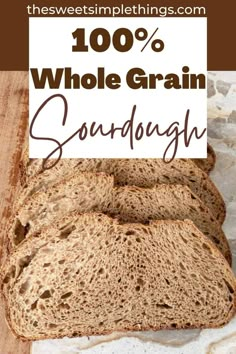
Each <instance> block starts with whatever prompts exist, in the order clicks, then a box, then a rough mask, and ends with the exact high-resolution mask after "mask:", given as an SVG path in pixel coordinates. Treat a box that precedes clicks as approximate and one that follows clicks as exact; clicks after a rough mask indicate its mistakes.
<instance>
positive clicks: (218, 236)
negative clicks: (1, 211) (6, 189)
mask: <svg viewBox="0 0 236 354" xmlns="http://www.w3.org/2000/svg"><path fill="white" fill-rule="evenodd" d="M113 184H114V179H113V177H112V176H109V175H105V174H103V173H100V174H99V173H97V174H94V173H80V174H77V175H76V176H73V177H70V178H67V179H64V180H63V181H61V182H59V183H56V184H54V185H51V186H49V187H48V188H47V190H44V191H39V192H36V193H34V194H33V195H32V196H31V197H29V198H28V199H27V200H26V201H25V203H24V204H23V205H22V206H21V207H20V208H19V210H18V212H17V213H16V217H14V220H13V222H12V223H11V224H12V227H11V230H10V231H9V238H10V240H11V242H12V243H13V247H15V246H16V245H18V244H19V243H20V242H21V241H22V240H23V239H24V238H26V237H28V236H29V235H30V234H31V233H34V232H36V231H38V230H40V229H41V228H42V227H44V226H47V225H50V224H51V223H53V222H55V220H57V219H60V218H62V217H63V216H64V215H65V214H66V213H68V212H71V211H75V210H76V211H78V212H80V213H84V212H88V211H99V212H104V213H108V214H109V215H112V216H115V217H117V218H119V220H120V221H122V222H142V223H147V222H149V221H150V220H160V219H164V220H166V219H179V220H184V219H186V218H188V219H190V220H192V221H193V222H194V223H195V225H196V226H197V227H198V228H199V230H201V231H202V232H203V233H204V234H205V235H206V236H207V237H209V238H210V239H211V240H212V241H213V242H214V243H215V244H216V245H217V247H218V248H219V249H220V251H221V252H222V253H223V255H224V256H225V257H226V259H227V260H228V261H229V263H231V253H230V249H229V245H228V242H227V239H226V237H225V235H224V233H223V231H222V229H221V225H220V224H219V222H218V221H217V220H216V219H215V218H214V216H213V215H212V213H211V211H210V210H209V209H208V208H207V207H206V206H205V205H204V204H203V203H202V202H201V200H200V199H199V198H198V197H197V196H196V195H194V193H193V192H191V190H190V189H189V188H188V187H187V186H182V185H157V186H155V187H153V188H150V189H148V188H139V187H132V186H125V187H114V186H113Z"/></svg>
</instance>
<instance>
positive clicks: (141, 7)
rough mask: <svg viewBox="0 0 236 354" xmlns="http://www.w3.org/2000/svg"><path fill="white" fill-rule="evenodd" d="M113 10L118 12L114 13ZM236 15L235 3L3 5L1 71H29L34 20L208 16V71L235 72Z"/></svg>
mask: <svg viewBox="0 0 236 354" xmlns="http://www.w3.org/2000/svg"><path fill="white" fill-rule="evenodd" d="M106 6H107V7H108V8H107V9H105V7H106ZM112 6H114V7H115V8H116V10H113V11H112V10H111V7H112ZM235 13H236V3H235V2H234V1H233V0H225V1H222V2H220V1H218V2H216V1H213V0H205V1H204V0H150V1H148V2H146V1H145V2H144V1H134V0H133V1H130V0H126V1H124V2H123V3H121V2H118V1H111V0H102V1H101V0H97V1H84V2H83V3H82V2H79V1H78V0H40V1H39V0H35V1H32V0H28V1H26V0H17V1H14V2H13V1H2V3H1V5H0V17H1V18H0V40H1V56H0V70H18V71H19V70H28V66H29V60H28V58H29V46H28V37H29V29H28V19H29V17H31V16H37V17H43V16H52V17H58V16H60V17H63V16H78V17H81V16H83V17H85V16H90V17H91V16H133V17H134V16H139V17H142V16H160V17H165V16H166V17H168V16H184V17H196V16H205V17H207V18H208V70H236V51H235V45H234V43H235V38H234V34H235Z"/></svg>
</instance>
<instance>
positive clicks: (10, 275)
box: [3, 266, 16, 284]
mask: <svg viewBox="0 0 236 354" xmlns="http://www.w3.org/2000/svg"><path fill="white" fill-rule="evenodd" d="M15 275H16V267H15V266H12V267H11V269H10V271H9V272H8V273H7V275H6V276H5V278H4V279H3V283H4V284H8V283H9V281H10V280H11V278H15Z"/></svg>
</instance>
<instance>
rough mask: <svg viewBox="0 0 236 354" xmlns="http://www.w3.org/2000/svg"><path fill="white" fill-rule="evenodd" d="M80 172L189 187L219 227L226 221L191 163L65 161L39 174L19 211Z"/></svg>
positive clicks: (218, 202) (221, 204)
mask: <svg viewBox="0 0 236 354" xmlns="http://www.w3.org/2000/svg"><path fill="white" fill-rule="evenodd" d="M80 172H105V173H108V174H112V175H114V177H115V183H116V184H117V185H136V186H139V187H153V186H154V185H156V184H157V183H161V184H181V185H187V186H188V187H189V188H190V189H191V190H192V191H193V192H194V193H195V194H196V195H197V196H198V197H199V198H200V199H201V200H202V201H203V203H205V204H206V205H207V207H208V208H209V209H210V210H211V211H212V213H213V215H214V216H215V218H216V219H217V220H219V222H220V223H223V221H224V218H225V204H224V201H223V199H222V197H221V195H220V193H219V192H218V190H217V188H216V187H215V185H214V184H213V182H212V181H211V180H210V179H209V177H208V176H207V174H205V173H204V172H203V171H202V170H201V169H200V168H198V167H197V166H196V165H195V163H193V162H192V161H191V160H189V159H175V160H173V161H172V162H170V163H165V162H164V161H163V160H161V159H62V160H60V161H59V163H58V164H57V165H56V166H55V167H54V168H52V169H49V170H46V171H44V172H42V173H39V174H38V175H36V176H35V177H33V178H32V179H30V180H29V181H28V183H27V184H26V185H25V186H24V188H23V191H22V194H21V197H20V198H19V200H18V203H17V208H18V207H19V205H20V204H24V203H25V201H26V200H27V198H28V197H29V196H31V195H32V194H33V193H35V192H37V191H39V190H47V188H48V187H49V186H50V185H51V184H54V183H55V182H56V181H60V180H62V179H63V178H64V177H65V176H72V175H75V174H77V173H80Z"/></svg>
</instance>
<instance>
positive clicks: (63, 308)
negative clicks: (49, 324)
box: [59, 303, 70, 310]
mask: <svg viewBox="0 0 236 354" xmlns="http://www.w3.org/2000/svg"><path fill="white" fill-rule="evenodd" d="M59 308H60V309H62V310H69V309H70V306H69V305H68V304H63V303H62V304H60V305H59Z"/></svg>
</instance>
